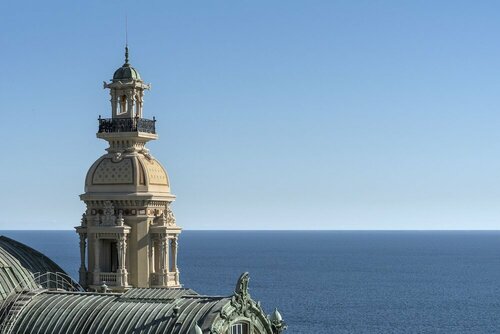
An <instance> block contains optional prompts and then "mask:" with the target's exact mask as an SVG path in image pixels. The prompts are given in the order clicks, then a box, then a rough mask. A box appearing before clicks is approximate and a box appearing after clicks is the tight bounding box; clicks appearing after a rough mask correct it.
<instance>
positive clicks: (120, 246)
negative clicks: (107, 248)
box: [116, 234, 128, 286]
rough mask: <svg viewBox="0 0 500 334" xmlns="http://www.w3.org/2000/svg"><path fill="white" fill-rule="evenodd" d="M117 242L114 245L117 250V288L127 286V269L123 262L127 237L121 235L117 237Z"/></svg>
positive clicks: (125, 254) (125, 255)
mask: <svg viewBox="0 0 500 334" xmlns="http://www.w3.org/2000/svg"><path fill="white" fill-rule="evenodd" d="M117 239H118V242H117V243H116V247H117V250H118V270H117V271H118V274H119V275H118V277H117V283H118V285H119V286H127V285H128V278H127V276H128V273H127V268H126V267H125V261H126V258H127V235H126V234H121V235H119V236H118V238H117Z"/></svg>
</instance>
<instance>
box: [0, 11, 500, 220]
mask: <svg viewBox="0 0 500 334" xmlns="http://www.w3.org/2000/svg"><path fill="white" fill-rule="evenodd" d="M498 13H500V3H498V2H496V1H481V2H477V1H412V2H410V1H182V2H181V1H178V2H170V1H169V2H167V1H147V2H146V1H142V2H139V1H78V2H77V1H30V2H29V1H4V2H2V3H1V4H0V45H1V49H0V60H1V62H2V71H1V73H2V76H3V79H2V80H0V97H1V101H2V104H1V107H0V112H1V116H2V119H3V127H2V131H1V132H0V133H1V135H0V136H1V137H0V139H1V141H2V143H3V154H2V159H1V162H2V167H1V169H0V170H1V172H2V173H0V184H1V185H2V191H1V192H0V203H2V205H1V207H0V208H1V210H2V215H1V218H0V229H70V228H72V227H73V226H76V225H78V224H79V219H80V216H81V214H82V212H83V210H84V205H83V203H81V202H80V201H79V198H78V195H79V194H81V193H82V192H83V183H84V177H85V173H86V171H87V169H88V167H90V165H91V164H92V162H93V161H95V160H96V159H97V158H98V157H99V156H100V155H101V154H103V153H104V148H105V147H106V145H105V142H104V141H101V140H98V139H96V138H95V132H96V130H97V120H96V119H97V117H98V115H103V116H107V115H109V114H110V108H109V95H108V92H107V91H105V90H103V89H102V81H103V80H109V79H110V78H111V76H112V73H113V72H114V70H115V69H116V68H117V67H119V66H120V65H121V64H122V63H123V47H124V40H125V28H124V26H125V23H124V21H125V15H127V16H128V23H129V24H128V26H129V28H128V30H129V46H130V60H131V63H132V65H133V66H135V67H136V68H137V69H138V70H139V71H140V73H141V76H142V77H143V79H144V80H145V81H146V82H150V83H152V87H153V89H152V90H151V91H150V92H148V93H147V95H146V100H145V106H144V108H145V117H148V118H151V117H152V116H156V118H157V119H158V123H157V126H158V131H159V134H160V139H159V140H158V141H156V142H153V143H151V144H150V145H149V148H150V149H151V152H152V154H153V155H154V156H155V157H156V158H158V159H159V160H160V161H161V162H162V163H163V164H164V166H165V167H166V168H167V170H168V172H169V176H170V179H171V182H172V188H173V192H174V193H175V194H176V195H177V201H176V203H175V205H174V211H175V213H176V215H177V220H178V222H179V224H180V225H182V226H183V227H184V228H186V229H498V227H499V226H500V205H499V203H500V154H499V153H500V131H499V130H500V38H499V37H498V36H499V31H500V20H499V19H498V18H499V14H498Z"/></svg>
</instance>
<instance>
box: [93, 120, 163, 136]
mask: <svg viewBox="0 0 500 334" xmlns="http://www.w3.org/2000/svg"><path fill="white" fill-rule="evenodd" d="M155 123H156V119H155V118H154V117H153V119H152V120H151V119H145V118H138V117H136V118H101V116H99V133H111V132H146V133H156V127H155Z"/></svg>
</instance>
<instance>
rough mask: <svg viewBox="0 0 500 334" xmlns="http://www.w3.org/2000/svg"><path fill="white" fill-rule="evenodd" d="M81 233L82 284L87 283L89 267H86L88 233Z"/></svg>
mask: <svg viewBox="0 0 500 334" xmlns="http://www.w3.org/2000/svg"><path fill="white" fill-rule="evenodd" d="M79 235H80V271H79V272H80V285H81V286H86V285H87V268H85V246H86V238H87V236H86V234H85V233H79Z"/></svg>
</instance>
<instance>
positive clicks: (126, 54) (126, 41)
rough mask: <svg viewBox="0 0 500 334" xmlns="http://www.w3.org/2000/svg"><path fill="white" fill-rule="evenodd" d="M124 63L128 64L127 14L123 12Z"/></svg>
mask: <svg viewBox="0 0 500 334" xmlns="http://www.w3.org/2000/svg"><path fill="white" fill-rule="evenodd" d="M125 65H128V16H127V14H125Z"/></svg>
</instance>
